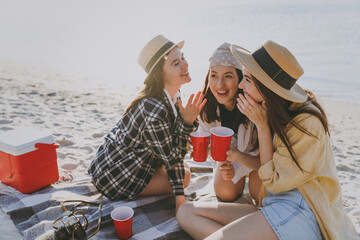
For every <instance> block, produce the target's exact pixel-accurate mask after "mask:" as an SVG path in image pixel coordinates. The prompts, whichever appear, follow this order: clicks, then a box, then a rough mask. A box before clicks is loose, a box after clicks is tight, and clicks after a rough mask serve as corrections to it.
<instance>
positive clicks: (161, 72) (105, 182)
mask: <svg viewBox="0 0 360 240" xmlns="http://www.w3.org/2000/svg"><path fill="white" fill-rule="evenodd" d="M183 45H184V42H180V43H178V44H174V43H173V42H171V41H169V40H168V39H166V38H165V37H164V36H162V35H158V36H156V37H155V38H153V39H152V40H151V41H150V42H149V43H148V44H147V45H146V46H145V47H144V49H143V50H142V51H141V52H140V55H139V58H138V62H139V64H140V65H141V67H143V68H144V69H145V71H146V73H147V74H148V76H147V78H146V79H145V82H144V84H145V87H144V88H143V89H142V90H141V91H140V93H139V95H138V96H137V97H136V98H135V100H134V101H133V102H132V103H131V104H130V106H129V107H128V108H127V109H126V111H125V113H124V115H123V117H122V118H121V119H120V120H119V122H118V123H117V125H116V126H115V127H114V128H113V129H112V130H111V131H110V132H109V133H108V134H107V135H106V136H105V141H104V143H103V144H102V145H101V146H100V147H99V149H98V151H97V153H96V156H95V157H94V159H93V161H92V162H91V165H90V167H89V169H88V172H89V174H90V175H91V176H92V178H93V183H94V184H95V186H96V188H97V189H98V190H99V192H100V193H102V194H103V195H105V196H106V197H108V198H110V199H112V200H121V199H122V200H123V199H132V198H134V197H135V196H143V195H156V194H164V193H169V192H171V191H172V193H173V194H174V195H175V197H176V209H177V208H178V207H179V206H180V205H181V204H182V203H184V202H185V197H184V179H185V180H186V185H187V184H188V183H189V181H190V174H191V173H190V171H189V170H188V169H186V171H185V167H184V162H183V159H184V157H185V155H186V153H187V140H188V137H189V134H190V133H191V132H192V131H194V130H196V128H197V122H196V117H197V116H198V115H199V113H200V110H201V109H202V107H203V106H204V104H205V103H206V100H204V101H203V95H202V94H201V93H200V92H198V94H197V95H196V96H195V98H194V95H191V96H190V98H189V101H188V103H187V105H186V106H185V107H183V106H182V104H181V102H180V101H179V99H178V93H179V89H180V86H181V85H183V84H185V83H188V82H190V81H191V78H190V76H189V72H188V64H187V62H186V60H185V58H184V55H183V53H182V52H181V51H180V49H181V48H182V46H183ZM176 103H177V105H175V104H176Z"/></svg>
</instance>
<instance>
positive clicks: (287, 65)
mask: <svg viewBox="0 0 360 240" xmlns="http://www.w3.org/2000/svg"><path fill="white" fill-rule="evenodd" d="M231 51H232V53H233V54H234V56H235V57H236V58H237V59H238V60H239V61H240V62H241V63H242V65H243V66H244V70H243V75H244V77H243V79H242V81H241V82H240V84H239V88H241V89H243V91H244V95H241V94H240V95H239V98H238V100H237V107H238V108H239V110H240V111H241V112H242V113H243V114H245V115H246V116H247V117H248V118H249V119H250V120H251V121H252V122H253V123H254V124H255V126H256V128H257V131H258V138H259V153H260V156H259V157H252V156H249V155H246V154H245V153H242V152H240V151H238V150H236V149H232V150H229V151H228V160H229V161H232V162H240V163H241V164H243V165H245V166H252V167H254V165H257V168H258V169H259V171H258V174H259V177H260V179H262V181H263V186H262V190H261V191H260V206H259V207H258V208H257V207H255V206H253V205H245V204H236V203H205V202H188V203H185V204H183V205H182V206H181V207H180V208H179V210H178V212H177V216H176V217H177V220H178V222H179V224H180V225H181V226H182V227H183V229H184V230H185V231H186V232H188V233H189V234H190V235H191V236H192V237H194V238H195V239H204V238H206V237H207V238H206V239H240V238H241V239H286V240H289V239H358V236H357V233H356V231H355V228H354V226H353V224H352V223H351V220H350V218H349V217H348V216H347V214H346V212H345V211H344V209H343V206H342V194H341V188H340V183H339V180H338V177H337V172H336V166H335V161H334V156H333V152H332V148H331V144H330V140H329V128H328V123H327V119H326V115H325V113H324V111H323V109H322V108H321V106H320V105H319V104H318V103H317V101H316V99H315V97H314V96H313V95H312V94H311V93H310V92H307V91H305V90H303V89H302V88H301V87H300V86H299V85H297V84H296V80H297V79H298V78H299V77H300V76H301V75H302V74H303V69H302V67H301V66H300V64H299V63H298V62H297V60H296V58H295V57H294V56H293V55H292V54H291V53H290V51H289V50H287V49H286V48H285V47H283V46H281V45H279V44H277V43H274V42H272V41H267V42H266V43H265V44H263V46H261V47H260V48H259V49H258V50H256V51H254V52H253V53H248V52H246V51H244V50H243V48H241V47H238V46H236V45H232V46H231Z"/></svg>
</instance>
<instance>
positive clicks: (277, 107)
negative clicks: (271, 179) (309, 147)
mask: <svg viewBox="0 0 360 240" xmlns="http://www.w3.org/2000/svg"><path fill="white" fill-rule="evenodd" d="M251 76H252V80H253V81H254V83H255V86H256V88H257V89H258V90H259V92H260V94H261V95H262V96H263V98H264V100H265V102H266V106H267V117H268V122H269V125H270V128H271V133H272V134H276V135H278V136H279V138H280V139H281V141H282V142H283V143H284V144H285V146H286V148H287V149H288V151H289V153H290V155H291V158H292V159H293V161H294V162H295V163H296V165H297V166H298V167H299V168H300V169H301V171H304V169H303V168H302V167H301V166H300V165H299V163H298V161H297V159H296V153H295V152H294V149H293V148H292V146H291V144H290V141H289V137H288V136H287V134H286V131H287V129H288V127H291V126H293V127H296V128H297V129H299V130H300V131H301V132H303V133H305V134H307V135H309V136H313V137H315V136H314V135H313V134H311V133H310V132H309V131H308V130H306V129H305V128H304V127H302V126H301V125H299V124H298V123H297V122H295V121H294V118H295V117H296V116H297V115H299V114H302V113H309V114H311V115H314V116H315V117H317V118H318V119H319V120H320V121H321V123H322V125H323V127H324V129H325V133H327V134H330V132H329V125H328V121H327V117H326V114H325V112H324V110H323V108H322V107H321V106H320V104H319V103H318V102H317V100H316V98H315V96H314V94H313V93H312V92H310V91H306V92H307V93H308V95H309V97H308V99H307V102H310V103H311V104H312V105H314V106H315V107H316V108H317V109H318V110H316V109H314V108H313V107H311V106H309V105H306V104H305V103H306V102H305V103H304V105H303V106H302V107H300V108H298V109H295V110H290V109H289V107H290V105H291V104H292V103H293V102H291V101H288V100H286V99H284V98H282V97H280V96H279V95H277V94H276V93H274V92H273V91H271V90H270V89H268V88H267V87H265V86H264V85H263V84H262V83H261V82H260V81H259V80H257V79H256V78H255V77H254V76H253V75H251Z"/></svg>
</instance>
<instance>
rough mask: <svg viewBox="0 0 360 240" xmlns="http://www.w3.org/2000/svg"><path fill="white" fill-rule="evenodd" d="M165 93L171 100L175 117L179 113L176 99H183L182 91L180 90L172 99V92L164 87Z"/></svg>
mask: <svg viewBox="0 0 360 240" xmlns="http://www.w3.org/2000/svg"><path fill="white" fill-rule="evenodd" d="M164 93H165V95H166V97H167V98H168V100H169V102H170V105H171V108H172V110H173V112H174V115H175V117H177V115H178V113H177V111H176V108H175V104H176V101H177V100H180V99H181V94H180V92H179V91H178V92H177V93H176V94H175V95H174V98H173V99H171V96H170V93H169V92H168V90H166V89H165V88H164Z"/></svg>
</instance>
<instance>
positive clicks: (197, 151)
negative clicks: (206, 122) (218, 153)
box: [190, 131, 210, 162]
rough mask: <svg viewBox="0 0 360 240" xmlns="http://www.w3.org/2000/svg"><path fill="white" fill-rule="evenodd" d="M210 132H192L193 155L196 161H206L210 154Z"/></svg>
mask: <svg viewBox="0 0 360 240" xmlns="http://www.w3.org/2000/svg"><path fill="white" fill-rule="evenodd" d="M209 139H210V133H208V132H203V131H198V132H192V133H190V140H191V145H192V146H193V152H192V157H193V159H194V161H195V162H205V161H206V159H207V155H208V148H209Z"/></svg>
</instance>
